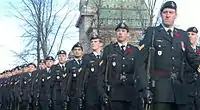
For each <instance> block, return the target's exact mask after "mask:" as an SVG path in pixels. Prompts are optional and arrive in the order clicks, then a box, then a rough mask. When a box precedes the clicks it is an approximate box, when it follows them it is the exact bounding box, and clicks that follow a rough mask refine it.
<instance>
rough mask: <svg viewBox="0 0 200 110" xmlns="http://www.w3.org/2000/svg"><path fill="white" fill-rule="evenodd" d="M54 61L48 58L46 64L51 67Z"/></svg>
mask: <svg viewBox="0 0 200 110" xmlns="http://www.w3.org/2000/svg"><path fill="white" fill-rule="evenodd" d="M53 63H54V61H53V60H46V66H47V67H48V68H50V67H51V66H52V65H53Z"/></svg>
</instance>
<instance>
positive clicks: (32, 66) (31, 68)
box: [28, 65, 36, 72]
mask: <svg viewBox="0 0 200 110" xmlns="http://www.w3.org/2000/svg"><path fill="white" fill-rule="evenodd" d="M35 70H36V68H35V66H34V65H29V66H28V72H33V71H35Z"/></svg>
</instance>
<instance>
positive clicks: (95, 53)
mask: <svg viewBox="0 0 200 110" xmlns="http://www.w3.org/2000/svg"><path fill="white" fill-rule="evenodd" d="M92 53H93V54H94V55H95V56H97V55H100V54H101V53H97V52H92Z"/></svg>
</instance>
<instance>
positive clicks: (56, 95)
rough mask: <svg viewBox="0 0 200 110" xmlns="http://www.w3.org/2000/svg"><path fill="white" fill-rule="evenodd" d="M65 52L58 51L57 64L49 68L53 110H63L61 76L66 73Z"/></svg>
mask: <svg viewBox="0 0 200 110" xmlns="http://www.w3.org/2000/svg"><path fill="white" fill-rule="evenodd" d="M66 54H67V53H66V52H65V51H64V50H60V51H59V52H58V53H57V55H58V60H59V62H58V64H56V65H53V66H52V67H51V74H52V81H53V82H52V102H53V110H63V109H64V104H63V103H64V102H63V100H64V99H63V94H62V89H63V79H62V78H63V74H65V72H66V60H67V56H66Z"/></svg>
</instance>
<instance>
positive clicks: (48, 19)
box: [10, 0, 78, 64]
mask: <svg viewBox="0 0 200 110" xmlns="http://www.w3.org/2000/svg"><path fill="white" fill-rule="evenodd" d="M20 1H21V4H20V5H15V4H12V3H10V5H11V7H12V8H13V9H14V11H13V12H12V14H13V15H14V16H15V17H16V18H18V19H20V20H22V21H23V22H24V25H23V28H24V31H25V33H24V34H23V35H22V37H23V38H24V40H25V42H26V46H25V48H24V51H22V53H19V54H17V55H18V56H20V57H19V58H23V59H24V58H26V57H30V55H33V56H34V57H35V58H37V62H38V64H39V60H40V57H43V58H46V57H47V56H48V55H49V54H51V53H52V51H53V49H54V48H55V43H56V42H58V43H59V49H60V48H61V45H62V43H63V39H64V38H65V37H66V34H67V31H68V29H70V28H71V27H72V26H74V25H73V23H74V22H73V21H74V19H75V17H76V15H72V14H71V13H73V11H76V9H77V7H78V4H77V3H75V2H77V1H76V0H65V1H66V2H65V3H62V5H60V4H59V2H58V1H57V0H20ZM17 6H19V7H17ZM25 53H28V54H25ZM30 53H31V54H30ZM21 55H23V56H21Z"/></svg>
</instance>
